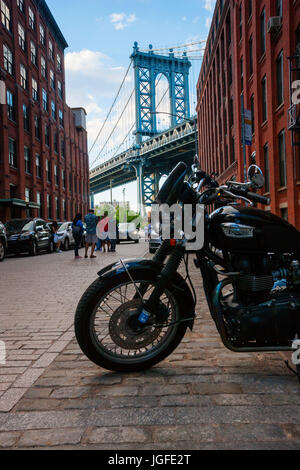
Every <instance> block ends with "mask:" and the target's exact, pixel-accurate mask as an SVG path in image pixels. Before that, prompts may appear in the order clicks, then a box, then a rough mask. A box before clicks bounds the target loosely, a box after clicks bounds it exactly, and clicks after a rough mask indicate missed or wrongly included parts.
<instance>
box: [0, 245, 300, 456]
mask: <svg viewBox="0 0 300 470" xmlns="http://www.w3.org/2000/svg"><path fill="white" fill-rule="evenodd" d="M146 249H147V246H146V245H145V244H144V243H141V244H140V245H139V247H137V246H136V245H130V244H124V245H121V246H119V247H118V248H117V250H118V253H116V254H115V255H113V254H102V253H99V254H98V258H97V259H96V260H90V259H88V260H85V259H82V260H78V261H75V260H73V253H72V252H66V253H63V254H61V255H60V254H53V255H39V256H37V257H36V258H30V257H27V256H24V257H21V256H20V257H12V258H8V259H6V260H5V261H4V263H2V264H1V266H0V311H1V324H0V340H1V341H4V342H5V344H6V348H7V358H6V359H7V361H6V365H0V448H7V449H21V448H22V449H23V448H25V449H31V448H52V449H56V448H60V449H61V448H72V449H74V448H76V449H113V450H118V449H136V450H137V449H172V450H180V449H190V450H192V449H299V448H300V387H299V384H298V382H297V379H296V378H295V377H294V376H293V375H292V374H291V373H290V372H289V371H288V370H287V368H286V366H285V364H284V360H285V359H286V356H285V355H281V354H279V353H273V354H243V355H242V354H234V353H231V352H230V351H228V350H226V349H225V348H224V346H223V345H222V344H221V342H220V339H219V336H218V334H217V331H216V328H215V326H214V323H213V321H212V320H211V318H210V316H209V313H208V308H207V304H206V301H205V299H204V295H203V292H202V289H201V288H200V286H201V278H200V277H199V275H198V274H197V275H196V271H195V268H192V278H193V280H194V281H195V285H196V287H197V293H198V305H197V313H198V317H197V320H196V322H195V329H194V331H193V333H191V332H189V333H188V334H187V335H186V337H185V338H184V341H183V342H182V343H181V345H180V346H179V347H178V349H177V350H176V351H175V352H174V353H173V354H172V355H171V356H170V357H169V358H168V359H167V360H165V361H164V362H162V363H161V364H159V365H158V366H156V367H155V368H153V369H152V370H149V371H147V372H143V373H135V374H116V373H108V372H107V371H105V370H103V369H101V368H99V367H97V366H95V365H94V364H93V363H91V362H90V361H89V360H87V359H86V358H85V357H84V356H83V355H82V353H81V351H80V349H79V347H78V346H77V343H76V341H75V339H74V332H73V317H74V312H75V309H76V305H77V303H78V300H79V298H80V297H81V295H82V293H83V291H84V290H85V289H86V287H87V286H88V285H89V284H90V283H91V282H92V281H93V280H94V279H95V278H96V273H97V271H98V270H99V269H101V267H103V266H105V265H107V264H108V263H109V262H112V261H114V260H117V259H118V258H119V257H133V256H142V255H143V254H144V253H145V252H146Z"/></svg>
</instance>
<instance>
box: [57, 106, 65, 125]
mask: <svg viewBox="0 0 300 470" xmlns="http://www.w3.org/2000/svg"><path fill="white" fill-rule="evenodd" d="M58 114H59V124H60V125H61V126H62V127H64V113H63V111H62V110H61V109H60V110H59V112H58Z"/></svg>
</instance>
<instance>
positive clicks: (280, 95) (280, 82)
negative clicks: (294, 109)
mask: <svg viewBox="0 0 300 470" xmlns="http://www.w3.org/2000/svg"><path fill="white" fill-rule="evenodd" d="M276 80H277V106H280V105H281V104H282V103H283V100H284V78H283V51H281V52H280V54H279V56H278V57H277V60H276Z"/></svg>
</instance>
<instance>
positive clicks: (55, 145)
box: [54, 132, 58, 153]
mask: <svg viewBox="0 0 300 470" xmlns="http://www.w3.org/2000/svg"><path fill="white" fill-rule="evenodd" d="M54 151H55V153H58V135H57V132H54Z"/></svg>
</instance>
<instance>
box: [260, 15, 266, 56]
mask: <svg viewBox="0 0 300 470" xmlns="http://www.w3.org/2000/svg"><path fill="white" fill-rule="evenodd" d="M265 52H266V10H265V8H264V9H263V11H262V13H261V15H260V53H261V55H264V53H265Z"/></svg>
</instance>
